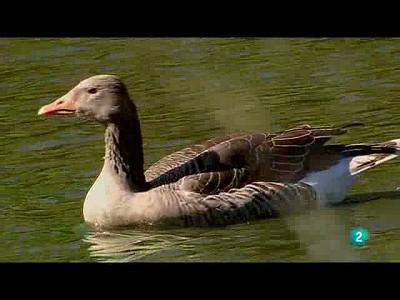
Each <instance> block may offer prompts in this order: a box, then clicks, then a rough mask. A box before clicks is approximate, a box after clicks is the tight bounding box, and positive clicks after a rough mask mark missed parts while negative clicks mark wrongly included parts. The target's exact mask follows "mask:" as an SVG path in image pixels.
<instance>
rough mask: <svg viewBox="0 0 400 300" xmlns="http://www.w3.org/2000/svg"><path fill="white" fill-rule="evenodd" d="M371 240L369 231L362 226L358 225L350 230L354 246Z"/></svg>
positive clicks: (362, 244)
mask: <svg viewBox="0 0 400 300" xmlns="http://www.w3.org/2000/svg"><path fill="white" fill-rule="evenodd" d="M368 240H369V232H368V230H367V229H365V228H362V227H356V228H354V229H353V230H352V231H351V232H350V241H351V243H352V244H353V245H354V246H359V247H361V246H364V245H365V244H366V243H367V241H368Z"/></svg>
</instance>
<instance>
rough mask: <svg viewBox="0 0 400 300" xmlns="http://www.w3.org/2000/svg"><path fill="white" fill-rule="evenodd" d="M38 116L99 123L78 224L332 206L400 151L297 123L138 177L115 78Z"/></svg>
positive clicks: (245, 215) (191, 152) (226, 140)
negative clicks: (98, 153)
mask: <svg viewBox="0 0 400 300" xmlns="http://www.w3.org/2000/svg"><path fill="white" fill-rule="evenodd" d="M38 114H39V115H53V114H68V115H78V116H84V117H87V118H90V119H94V120H95V121H98V122H100V123H103V124H104V125H105V127H106V130H105V157H104V165H103V168H102V170H101V173H100V175H99V176H98V177H97V179H96V181H95V182H94V184H93V185H92V187H91V188H90V190H89V192H88V194H87V196H86V199H85V202H84V206H83V215H84V219H85V221H86V222H88V223H89V224H92V225H94V226H97V227H112V226H128V225H134V224H141V223H147V224H149V223H150V224H154V223H172V224H175V225H178V226H207V225H224V224H231V223H236V222H243V221H249V220H251V219H257V218H271V217H278V216H281V215H285V214H289V213H293V212H298V211H304V210H307V209H311V208H315V207H318V206H321V205H326V204H329V203H335V202H340V201H342V200H344V198H345V196H346V193H347V191H348V190H349V188H350V187H351V186H352V184H353V183H354V181H355V179H356V177H358V176H359V175H360V174H361V173H362V172H363V171H365V170H367V169H370V168H372V167H374V166H376V165H379V164H381V163H383V162H385V161H387V160H390V159H393V158H395V157H397V155H398V149H399V146H400V140H392V141H389V142H385V143H379V144H352V145H337V144H336V145H329V144H327V142H328V140H330V138H331V137H332V136H335V135H340V134H344V133H345V132H346V130H347V127H350V126H354V125H360V124H350V125H347V126H339V127H311V126H309V125H304V126H300V127H296V128H293V129H289V130H286V131H283V132H278V133H264V132H259V133H238V134H233V135H229V136H225V137H218V138H214V139H211V140H208V141H206V142H204V143H201V144H197V145H193V146H191V147H188V148H185V149H183V150H181V151H178V152H175V153H172V154H170V155H168V156H166V157H164V158H162V159H161V160H159V161H158V162H156V163H155V164H153V165H152V166H151V167H150V168H149V169H148V170H147V171H144V170H143V161H144V159H143V149H142V137H141V131H140V122H139V118H138V114H137V110H136V106H135V104H134V103H133V102H132V101H131V100H130V98H129V95H128V92H127V89H126V87H125V85H124V84H123V83H122V81H121V80H120V79H119V78H118V77H116V76H112V75H97V76H93V77H91V78H88V79H85V80H83V81H82V82H80V83H79V84H78V85H77V86H76V87H74V88H73V89H72V90H71V91H70V92H68V93H67V94H66V95H64V96H63V97H61V98H60V99H57V100H56V101H54V102H52V103H50V104H48V105H45V106H43V107H42V108H41V109H40V110H39V113H38Z"/></svg>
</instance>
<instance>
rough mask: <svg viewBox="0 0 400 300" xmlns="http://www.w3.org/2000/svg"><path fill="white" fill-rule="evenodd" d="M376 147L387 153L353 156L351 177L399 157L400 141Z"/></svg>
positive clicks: (396, 140) (392, 141)
mask: <svg viewBox="0 0 400 300" xmlns="http://www.w3.org/2000/svg"><path fill="white" fill-rule="evenodd" d="M377 147H383V148H382V149H386V150H385V151H384V152H387V153H373V154H368V155H360V156H355V157H354V158H353V159H352V160H351V162H350V174H351V175H357V174H360V173H362V172H364V171H366V170H368V169H371V168H373V167H376V166H378V165H380V164H382V163H384V162H386V161H388V160H391V159H393V158H396V157H398V156H399V155H400V139H395V140H391V141H388V142H385V143H382V144H379V145H377Z"/></svg>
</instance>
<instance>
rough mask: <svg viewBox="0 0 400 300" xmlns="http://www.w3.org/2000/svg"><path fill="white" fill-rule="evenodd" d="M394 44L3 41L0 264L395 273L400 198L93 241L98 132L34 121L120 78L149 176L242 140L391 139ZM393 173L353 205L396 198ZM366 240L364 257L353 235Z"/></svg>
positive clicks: (59, 121)
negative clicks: (166, 264) (96, 84)
mask: <svg viewBox="0 0 400 300" xmlns="http://www.w3.org/2000/svg"><path fill="white" fill-rule="evenodd" d="M399 63H400V40H399V39H255V38H251V39H235V38H233V39H205V38H202V39H194V38H185V39H184V38H179V39H154V38H153V39H77V38H76V39H70V38H69V39H0V91H1V93H0V126H1V128H0V129H1V133H2V134H1V136H0V145H1V151H0V161H1V165H0V170H1V172H0V245H1V246H0V261H255V262H261V261H263V262H264V261H400V252H399V251H398V250H397V249H400V218H399V216H400V197H398V196H392V197H389V196H387V197H383V198H381V199H378V200H375V201H369V202H365V203H353V204H347V205H342V206H337V207H332V208H328V209H322V210H317V211H312V212H309V213H306V214H302V215H296V216H291V217H288V218H285V219H279V220H261V221H257V222H251V223H246V224H237V225H232V226H228V227H225V228H208V229H204V228H203V229H196V228H186V229H168V230H167V229H157V228H142V229H140V228H139V229H135V230H133V229H127V230H119V231H108V232H93V231H91V230H90V229H89V228H88V227H87V226H86V225H85V224H84V222H83V218H82V204H83V199H84V197H85V195H86V192H87V190H88V189H89V187H90V186H91V184H92V183H93V181H94V179H95V177H96V175H97V174H98V173H99V171H100V168H101V166H102V160H101V158H102V156H103V146H104V145H103V128H102V126H100V125H98V124H94V123H91V122H87V121H83V120H78V119H74V118H62V117H54V118H47V119H44V118H40V117H38V116H37V115H36V113H37V110H38V108H39V107H40V106H42V105H43V104H46V103H48V102H50V101H51V100H53V99H55V98H57V97H59V96H61V95H62V94H64V93H65V92H67V91H68V90H69V89H70V88H71V87H73V86H74V85H75V84H77V83H78V82H79V81H80V80H82V79H84V78H86V77H89V76H91V75H95V74H104V73H106V74H107V73H108V74H110V73H111V74H117V75H119V76H121V77H122V78H123V80H124V81H125V82H126V84H127V86H128V88H129V90H130V94H131V96H132V98H133V99H135V101H136V103H137V105H138V107H139V112H140V118H141V122H142V130H143V136H144V152H145V161H146V167H147V166H149V165H150V164H151V163H152V162H154V161H156V160H158V159H159V158H161V157H162V156H165V155H167V154H169V153H171V152H172V151H176V150H178V149H180V148H182V147H185V146H187V145H189V144H192V143H195V142H198V141H201V140H205V139H208V138H210V137H214V136H218V135H222V134H226V133H231V132H235V131H237V130H266V131H270V130H273V131H275V130H282V129H285V128H289V127H294V126H297V125H299V124H303V123H309V124H314V125H329V124H338V123H345V122H348V121H360V122H364V123H365V124H366V126H365V127H363V128H354V129H352V130H351V131H350V132H349V133H348V134H347V135H345V136H341V137H339V138H337V139H336V141H337V142H344V143H351V142H352V143H354V142H374V141H385V140H389V139H393V138H399V137H400V132H399V129H400V104H399V100H400V99H399V98H398V95H399V90H400V64H399ZM399 175H400V160H393V161H390V162H388V163H386V164H385V165H383V166H381V167H379V168H376V169H374V170H371V171H369V172H368V173H367V174H365V176H363V177H362V179H361V180H360V181H359V182H358V183H357V185H356V186H355V187H354V189H353V190H352V194H368V193H373V192H381V191H394V190H395V189H396V188H397V187H398V186H400V181H399V180H398V178H399ZM356 226H363V227H365V228H367V229H368V230H369V231H370V233H371V236H370V241H369V242H368V244H367V246H365V247H362V248H355V247H353V246H351V245H350V242H349V240H348V235H349V232H350V230H351V229H352V228H353V227H356Z"/></svg>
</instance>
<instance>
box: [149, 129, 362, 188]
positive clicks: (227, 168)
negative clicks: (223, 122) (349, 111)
mask: <svg viewBox="0 0 400 300" xmlns="http://www.w3.org/2000/svg"><path fill="white" fill-rule="evenodd" d="M353 125H354V124H352V126H353ZM347 127H349V125H347V126H341V127H311V126H308V125H304V126H301V127H296V128H293V129H289V130H285V131H283V132H279V133H274V134H269V133H252V134H243V133H239V134H234V135H230V136H226V137H221V138H215V139H212V140H209V141H207V142H205V143H203V144H199V145H194V146H191V147H188V148H185V149H183V150H181V151H178V152H175V153H173V154H171V155H168V156H166V157H164V158H163V159H161V160H160V161H158V162H157V163H155V164H154V165H153V166H151V167H150V168H149V170H147V171H146V173H145V176H146V179H147V181H148V182H149V183H150V186H151V187H153V188H154V187H157V186H160V185H165V184H171V183H176V184H175V186H179V187H181V188H182V187H183V188H184V189H188V190H193V191H196V192H202V193H205V194H213V193H219V192H222V191H227V190H229V189H230V188H238V187H243V186H244V185H245V184H248V183H250V182H254V181H265V182H267V181H279V182H294V181H296V180H299V179H301V178H302V177H303V176H304V174H305V173H306V172H307V171H308V170H309V169H310V168H311V169H317V168H324V167H328V166H329V165H330V164H332V162H333V161H334V160H335V159H336V158H338V157H339V156H340V151H331V153H329V155H327V154H326V153H325V152H326V151H324V149H325V148H324V144H325V143H326V142H327V141H328V140H329V139H330V138H331V136H333V135H339V134H343V133H345V132H346V129H345V128H347ZM312 157H317V158H318V159H313V158H312ZM324 163H325V164H324Z"/></svg>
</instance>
